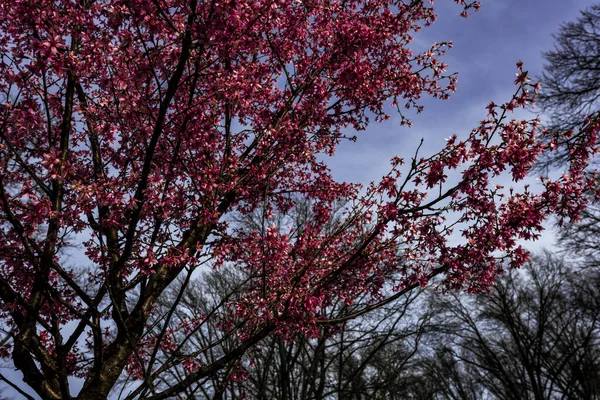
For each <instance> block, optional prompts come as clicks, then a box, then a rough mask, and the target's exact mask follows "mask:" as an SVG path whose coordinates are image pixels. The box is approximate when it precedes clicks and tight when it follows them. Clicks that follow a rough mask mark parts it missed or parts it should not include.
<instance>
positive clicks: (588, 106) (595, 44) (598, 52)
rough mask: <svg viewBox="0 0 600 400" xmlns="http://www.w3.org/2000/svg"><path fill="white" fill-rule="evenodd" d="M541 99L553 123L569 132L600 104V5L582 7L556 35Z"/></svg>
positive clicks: (552, 124)
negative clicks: (584, 8) (575, 17)
mask: <svg viewBox="0 0 600 400" xmlns="http://www.w3.org/2000/svg"><path fill="white" fill-rule="evenodd" d="M554 38H555V39H556V44H555V48H554V50H551V51H548V52H546V53H544V58H545V59H546V64H545V66H544V72H543V74H542V77H541V80H542V84H543V88H542V91H541V93H540V97H539V99H538V103H539V104H541V106H542V109H543V110H544V111H545V112H547V113H548V114H549V115H550V116H551V118H552V119H551V122H550V127H551V128H552V129H553V130H555V131H563V132H567V131H568V130H570V129H573V128H575V127H576V126H579V125H581V124H583V123H584V121H585V118H586V116H588V115H590V114H593V113H595V112H596V111H597V110H598V106H599V105H600V101H599V100H600V5H593V6H591V7H589V8H587V9H586V10H583V11H581V16H580V17H579V18H578V19H577V21H575V22H567V23H565V24H563V25H562V26H561V27H560V29H559V31H558V34H556V35H555V36H554Z"/></svg>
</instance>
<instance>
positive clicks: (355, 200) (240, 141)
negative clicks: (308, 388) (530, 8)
mask: <svg viewBox="0 0 600 400" xmlns="http://www.w3.org/2000/svg"><path fill="white" fill-rule="evenodd" d="M455 2H456V3H458V4H459V7H458V10H457V11H458V12H461V13H462V14H463V15H464V16H466V15H467V14H468V12H470V11H471V10H477V8H478V7H479V5H478V3H476V2H472V3H471V2H466V1H464V0H455ZM435 17H436V14H435V11H434V9H433V8H432V7H431V6H430V5H429V4H425V2H423V1H398V0H349V1H335V0H327V1H323V0H302V1H287V0H286V1H272V0H269V1H262V0H224V1H216V0H211V1H202V0H189V1H183V0H135V1H122V0H104V1H87V0H83V1H80V2H71V1H65V0H52V1H47V0H42V1H36V2H32V1H29V0H18V1H15V0H10V1H7V0H0V57H1V58H0V96H2V103H3V106H2V108H1V109H0V224H1V226H2V229H1V230H0V299H1V302H0V312H1V315H0V317H1V318H2V324H3V327H4V331H5V332H6V335H7V336H6V340H3V341H2V347H1V349H2V351H1V353H0V355H1V356H2V357H4V358H8V359H10V360H11V361H12V363H13V364H14V366H15V367H16V369H17V370H19V371H20V372H21V373H22V374H23V377H24V381H25V382H26V383H27V384H28V385H29V386H30V387H31V388H32V389H33V390H34V391H35V392H36V393H37V394H38V395H39V396H40V397H42V398H44V399H71V398H79V399H85V400H95V399H106V398H107V396H108V395H109V393H110V392H111V391H112V390H122V391H123V393H127V398H130V399H133V398H136V397H137V398H145V399H152V400H159V399H166V398H170V397H173V396H177V395H179V394H181V393H183V392H185V391H187V390H199V389H200V388H201V387H202V385H203V383H204V382H205V381H206V380H209V379H211V378H214V377H217V376H219V377H225V378H226V379H224V380H223V382H225V383H226V382H228V381H237V380H241V379H245V378H246V377H247V374H246V372H245V367H244V362H245V358H244V356H245V354H248V352H250V351H251V350H252V349H254V348H256V347H257V346H258V345H259V343H260V342H261V341H263V340H265V339H268V340H271V339H273V338H278V339H277V340H279V339H280V340H281V342H280V343H288V342H289V341H290V340H292V339H293V337H295V336H296V335H298V334H301V335H303V337H305V338H307V339H314V338H318V337H321V336H322V335H323V332H324V329H322V327H324V326H331V327H332V329H334V327H336V326H340V324H344V323H345V322H347V321H349V320H352V319H354V318H356V317H358V316H361V315H365V314H366V313H368V312H371V311H373V310H376V309H381V308H382V307H384V306H385V305H387V304H390V303H391V302H394V301H396V300H398V299H401V298H403V297H404V296H409V295H410V292H411V291H413V290H415V289H419V288H420V287H423V286H426V285H427V284H428V282H429V280H431V279H432V278H434V277H437V278H438V279H439V280H440V287H441V288H442V290H457V289H464V290H467V291H470V292H479V291H481V290H484V289H487V288H488V287H489V286H490V285H492V284H493V283H494V282H495V280H496V276H497V275H498V274H500V273H501V272H502V271H503V269H504V268H506V267H507V266H510V267H518V266H521V265H523V264H524V263H525V262H526V261H527V259H528V253H527V252H526V251H525V250H524V249H523V248H522V247H521V246H520V245H518V243H517V241H518V240H519V239H533V238H536V237H537V235H539V232H540V231H541V230H542V225H541V224H542V222H543V221H544V220H546V219H547V218H549V217H550V216H557V217H558V218H559V219H570V218H577V216H578V215H579V213H580V212H581V210H582V209H583V208H584V206H585V203H586V201H587V200H586V199H587V197H586V196H584V195H585V194H586V193H588V192H589V191H591V190H594V189H595V182H596V175H595V174H594V173H592V172H589V171H587V170H586V168H587V166H588V162H589V160H590V157H591V155H592V154H594V153H596V151H597V144H596V138H597V133H598V124H597V123H596V121H595V120H593V119H591V120H589V121H588V123H587V124H586V125H585V126H582V127H581V128H580V130H579V131H578V134H577V135H576V138H575V139H574V140H573V141H570V142H569V146H570V147H569V149H570V150H569V159H568V160H567V162H568V170H567V171H566V172H565V173H564V174H563V175H561V176H559V177H558V178H557V179H551V178H548V177H542V179H541V188H540V190H539V191H538V190H536V191H533V190H529V189H528V188H525V189H524V190H521V191H519V190H513V189H512V188H503V187H501V186H498V185H497V184H496V183H495V180H496V179H498V177H499V176H500V175H501V174H503V173H505V174H509V175H510V176H511V177H512V178H513V179H514V180H515V181H517V182H520V181H522V180H523V179H524V178H525V177H526V175H527V174H528V172H529V170H530V168H531V166H532V165H533V163H534V162H535V160H536V159H537V158H538V157H540V156H542V155H544V154H546V153H548V152H552V151H554V150H555V149H556V147H557V142H556V141H552V140H546V132H545V131H544V130H542V129H541V128H540V121H539V119H534V120H531V121H521V120H516V119H511V117H510V114H511V112H512V111H513V110H514V109H517V108H521V107H528V106H529V105H530V104H531V102H532V101H533V98H534V96H535V94H536V93H537V91H538V88H539V87H538V85H537V84H536V83H531V82H530V81H529V78H528V76H527V71H525V70H523V67H522V65H521V63H518V64H517V79H516V80H515V85H516V89H515V94H514V96H513V97H512V98H510V99H507V100H508V101H507V102H506V103H504V104H501V105H496V104H494V103H490V104H489V105H488V107H487V116H485V117H484V119H483V120H482V121H481V122H480V123H479V125H477V126H476V127H475V129H473V130H472V131H471V132H470V133H469V134H467V135H465V136H464V138H460V139H459V138H458V137H456V136H453V137H451V138H450V139H448V141H447V143H446V144H445V146H444V147H442V148H441V149H440V151H439V152H438V153H436V154H435V155H433V156H431V157H426V158H425V157H421V156H419V155H418V149H417V152H416V153H415V156H414V157H413V158H412V159H411V160H407V162H405V161H404V160H402V159H400V158H398V157H396V158H394V159H393V160H391V167H390V173H389V174H387V175H386V176H384V177H383V178H382V179H381V180H374V181H373V182H372V184H370V185H369V186H368V187H366V188H365V189H364V190H361V189H360V188H359V187H358V186H357V185H354V184H350V183H344V182H336V181H335V180H334V179H333V178H332V176H331V174H330V172H329V169H328V168H327V165H326V164H325V163H324V162H323V161H322V158H321V157H322V156H323V155H326V156H333V155H334V152H335V149H336V146H337V145H338V144H339V143H340V141H342V140H346V139H347V137H346V132H347V129H350V128H352V129H355V130H357V131H363V130H367V128H368V126H369V124H370V123H372V122H379V121H383V120H385V119H386V118H388V114H387V110H389V106H392V107H394V106H395V107H397V109H398V111H400V109H401V107H403V106H406V107H408V108H417V109H419V108H420V107H421V105H420V103H419V100H420V98H421V96H424V95H428V96H433V97H438V98H447V97H448V96H449V94H450V93H451V92H452V91H453V90H454V87H455V84H456V78H455V76H454V75H452V74H446V72H445V68H446V65H445V64H444V62H443V61H442V58H443V55H444V52H445V51H446V49H447V48H448V47H449V44H448V43H437V44H434V45H433V46H432V47H431V48H430V49H428V50H426V51H424V52H422V53H415V52H413V51H412V50H410V49H409V44H410V43H411V41H412V39H413V35H415V34H417V33H418V32H419V31H420V30H421V29H425V28H426V27H427V26H429V25H430V24H431V23H433V22H434V20H435ZM404 121H405V122H406V120H404ZM559 144H560V143H559ZM450 171H454V172H455V174H456V176H458V178H457V179H456V180H455V181H450V180H449V179H448V175H449V174H450ZM298 198H300V199H303V201H302V202H300V203H298V202H297V201H296V199H298ZM340 203H342V204H346V205H345V206H343V207H341V208H340V207H338V205H339V204H340ZM300 204H301V205H302V207H304V209H303V212H305V213H309V214H310V218H306V219H304V220H303V221H304V222H303V223H302V224H301V225H299V226H295V225H294V224H278V223H277V219H278V218H286V216H287V218H290V217H295V216H297V215H301V213H299V212H298V211H302V210H299V209H298V206H299V205H300ZM256 212H259V214H260V219H259V220H258V222H257V223H256V224H255V226H254V227H251V228H249V227H248V225H247V224H246V225H245V224H241V223H239V221H241V220H243V219H244V218H245V217H246V216H249V215H250V214H252V213H256ZM280 216H283V217H280ZM453 232H455V233H453ZM453 235H454V236H453ZM453 237H458V238H459V239H460V240H459V241H458V242H457V241H456V240H451V238H453ZM208 267H210V268H214V269H232V270H233V271H235V272H236V273H235V274H233V276H235V277H236V280H235V282H223V283H227V285H225V284H223V285H221V287H223V288H225V289H227V291H228V292H227V293H225V294H224V295H222V296H221V297H220V299H221V300H219V301H218V302H212V303H210V304H208V306H207V307H205V308H204V312H203V313H201V314H198V313H196V314H194V313H189V315H187V316H185V317H183V316H182V315H181V314H177V313H176V311H177V310H178V307H179V305H180V303H182V302H183V301H184V300H186V299H187V297H186V296H184V294H185V293H186V290H187V289H188V286H190V282H191V281H192V277H193V276H194V275H195V274H197V273H198V272H200V271H202V270H203V269H204V268H208ZM232 283H235V284H233V285H231V284H232ZM173 288H176V294H175V296H174V297H172V298H171V302H170V303H169V304H168V307H167V308H166V309H165V308H164V307H160V302H161V301H163V299H164V297H165V296H164V294H165V293H167V291H170V290H173ZM198 290H201V291H202V290H206V289H205V288H200V289H198ZM357 299H360V300H361V301H360V302H359V303H358V304H359V305H361V307H358V308H357V307H350V306H352V305H353V304H355V302H356V301H357ZM335 305H340V306H339V307H335ZM341 305H345V306H341ZM173 321H177V325H176V326H173V324H172V322H173ZM209 325H210V330H209V331H208V334H209V336H208V342H207V343H206V344H205V345H203V346H193V345H192V344H193V343H191V340H192V339H193V337H194V333H196V332H199V331H200V330H202V329H204V328H205V327H206V326H209ZM182 332H183V333H185V335H183V336H182V335H181V333H182ZM274 340H275V339H274ZM228 341H229V342H228ZM223 343H229V345H228V346H223V347H221V351H219V352H214V353H211V350H212V349H214V348H216V347H218V346H220V345H221V344H223ZM196 344H197V343H196ZM283 347H284V350H285V346H283ZM342 354H343V353H342ZM177 366H181V367H182V368H183V375H182V376H180V378H179V379H178V380H177V381H175V382H170V383H169V384H165V382H167V378H166V377H165V376H166V375H167V374H169V373H171V372H172V371H173V367H177ZM72 377H77V378H79V379H80V380H81V381H82V382H83V384H82V388H81V390H80V391H79V392H78V393H74V392H73V390H72V388H71V386H70V385H71V382H72V380H70V378H72ZM218 393H219V389H216V392H215V393H214V395H215V396H216V395H217V394H218Z"/></svg>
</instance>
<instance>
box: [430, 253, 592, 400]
mask: <svg viewBox="0 0 600 400" xmlns="http://www.w3.org/2000/svg"><path fill="white" fill-rule="evenodd" d="M584 274H585V275H584ZM599 282H600V280H599V279H598V275H597V273H596V274H594V273H593V271H591V270H587V271H581V270H575V269H572V268H569V267H568V266H567V265H565V263H564V262H563V261H561V260H559V259H557V258H556V257H555V256H552V255H550V254H545V255H543V256H539V257H536V258H534V260H533V261H532V262H531V263H530V264H529V265H528V266H527V267H526V268H525V269H524V270H514V271H511V272H510V273H509V274H507V276H506V277H505V278H504V279H502V280H501V281H500V282H499V283H498V284H497V285H496V286H495V287H494V288H493V289H492V291H491V293H489V294H480V295H478V296H476V297H467V296H460V295H453V296H449V297H448V299H447V301H445V302H444V303H443V304H441V305H440V306H441V310H445V311H444V312H441V313H440V314H439V315H438V318H439V321H440V327H441V330H440V333H439V335H438V336H437V339H438V341H439V343H442V345H440V346H439V347H440V350H439V351H438V354H437V355H436V356H435V357H434V360H436V358H437V363H438V365H440V364H443V363H445V364H446V365H450V366H451V368H450V369H449V371H452V373H447V374H446V375H447V377H446V378H445V381H446V382H447V386H448V387H447V388H446V389H445V390H442V395H441V396H439V397H441V398H460V399H469V398H476V397H473V394H472V393H473V389H476V388H477V386H480V387H481V388H483V389H484V390H485V392H486V393H487V395H488V396H490V397H492V398H496V399H507V400H508V399H535V400H542V399H544V400H545V399H598V398H600V361H599V360H600V304H599V299H600V293H599V290H598V287H600V286H599V285H598V283H599ZM440 354H441V355H440ZM457 363H459V364H461V365H460V366H458V367H457V366H456V364H457ZM457 368H458V369H457ZM460 368H462V372H461V371H460ZM456 372H458V378H457V375H456V374H455V373H456ZM436 379H437V378H436ZM457 381H458V382H459V383H458V384H457V383H456V382H457ZM461 381H462V382H461ZM448 383H450V384H451V385H448ZM464 387H470V389H469V391H470V393H471V394H466V393H468V392H469V391H465V390H464Z"/></svg>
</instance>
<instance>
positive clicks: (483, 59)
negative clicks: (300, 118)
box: [0, 0, 594, 399]
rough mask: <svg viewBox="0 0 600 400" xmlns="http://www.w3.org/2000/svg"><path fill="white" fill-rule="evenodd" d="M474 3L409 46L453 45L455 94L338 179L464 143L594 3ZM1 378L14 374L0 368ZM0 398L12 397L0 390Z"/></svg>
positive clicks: (355, 152)
mask: <svg viewBox="0 0 600 400" xmlns="http://www.w3.org/2000/svg"><path fill="white" fill-rule="evenodd" d="M481 3H482V8H481V10H480V12H478V13H474V14H473V15H472V16H471V17H469V18H468V19H463V18H460V17H459V16H458V14H459V12H460V8H459V7H458V6H456V5H455V4H454V3H453V2H452V1H450V0H437V1H436V4H435V6H436V9H437V10H438V14H439V18H438V21H437V22H436V23H435V24H434V25H433V26H432V27H429V28H427V29H424V30H423V31H421V32H420V33H419V34H417V36H416V38H415V46H428V45H429V44H431V43H433V42H440V41H449V40H451V41H453V42H454V48H453V49H451V50H450V51H449V52H448V54H447V55H446V57H445V60H446V61H447V63H448V65H449V66H448V71H449V72H454V71H456V72H458V73H459V81H458V90H457V92H456V93H454V94H453V95H452V97H451V98H450V100H448V101H439V100H430V99H424V101H423V103H424V105H425V110H424V112H423V113H422V114H420V115H416V116H415V117H414V118H412V121H413V124H414V125H413V127H412V128H410V129H409V128H406V127H400V126H399V118H392V119H391V120H390V121H388V122H386V123H384V124H374V125H372V126H371V127H369V129H368V130H367V132H361V133H360V134H359V139H358V142H357V143H343V144H342V145H341V146H340V148H339V150H338V153H337V155H336V156H335V157H334V158H333V159H330V160H328V163H329V164H330V166H331V168H332V170H333V173H334V176H335V177H336V178H337V179H340V180H346V181H352V182H361V183H368V182H369V181H371V180H374V179H379V178H381V176H383V175H384V174H385V173H387V171H388V169H389V160H390V158H391V157H392V156H394V155H400V156H402V157H405V158H408V157H410V155H411V154H413V152H414V150H415V148H416V146H417V145H418V143H419V141H420V140H421V138H424V139H425V144H424V148H423V153H422V154H432V153H434V152H435V151H436V150H437V149H440V148H441V147H442V146H443V145H444V143H445V142H444V138H446V137H448V136H450V135H452V134H457V135H458V136H459V137H465V136H466V135H467V134H468V133H469V131H470V130H471V129H472V128H473V127H475V126H476V125H477V123H478V121H479V120H481V119H482V118H484V117H485V109H484V107H485V106H486V105H487V104H488V103H489V102H490V101H495V102H496V103H500V102H504V101H506V100H508V99H509V98H510V96H511V95H512V93H513V92H514V86H513V84H512V82H513V80H514V79H515V72H516V68H515V63H516V62H517V60H522V61H523V62H524V68H525V69H527V70H529V72H530V76H536V75H539V74H541V72H542V67H543V59H542V54H541V53H542V52H543V51H547V50H550V49H552V47H553V43H554V40H553V38H552V34H553V33H556V32H557V31H558V28H559V26H560V24H561V23H562V22H566V21H573V20H575V19H576V18H577V16H578V15H579V10H581V9H584V8H586V7H587V6H589V5H591V4H594V1H588V0H482V1H481ZM522 116H527V115H522ZM551 240H552V237H551V234H550V235H546V236H544V240H543V241H541V244H545V245H548V244H549V243H551ZM538 246H539V245H538ZM530 247H532V246H530ZM533 247H536V246H533ZM2 372H3V373H5V374H7V372H8V374H7V375H10V376H11V377H12V376H14V375H13V374H12V373H11V372H9V371H7V370H5V369H4V370H3V371H2ZM0 393H2V394H3V395H6V396H9V398H10V396H13V397H14V398H15V399H18V398H19V395H18V394H15V392H13V391H10V390H8V389H7V388H6V387H5V386H3V385H0Z"/></svg>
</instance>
